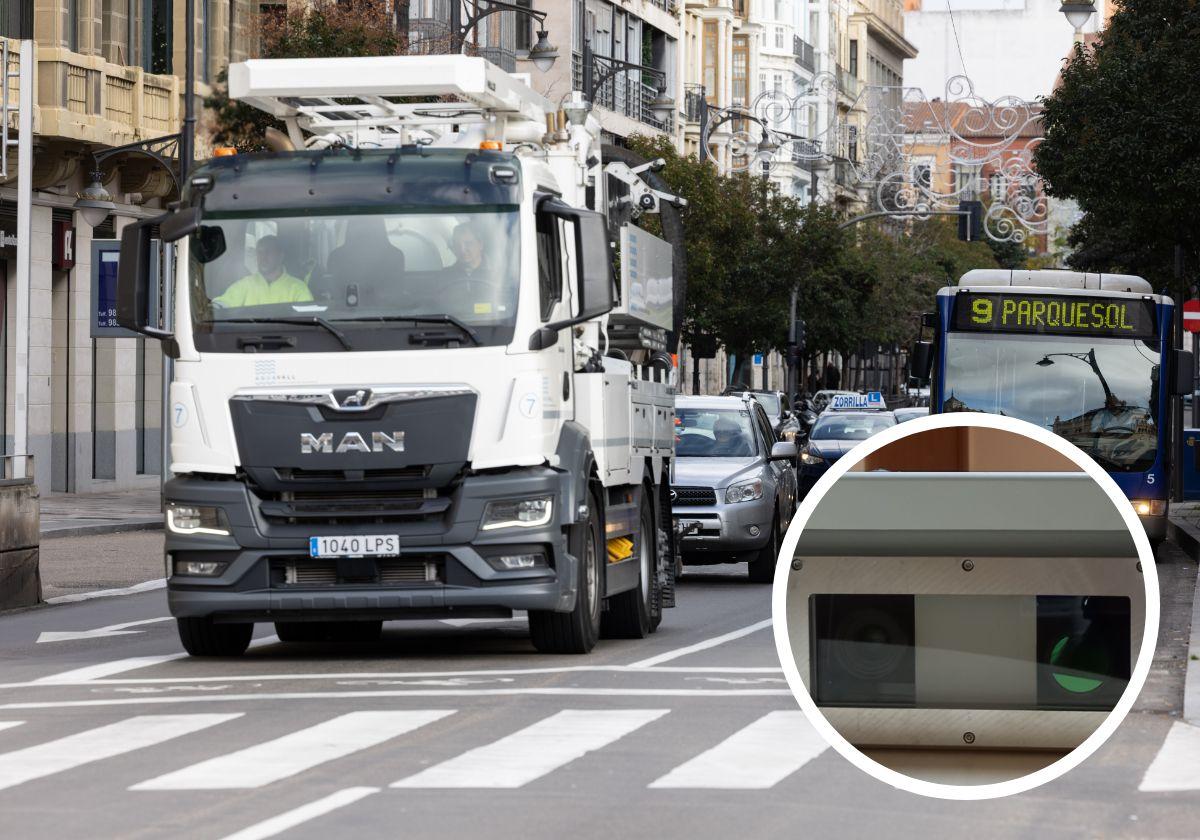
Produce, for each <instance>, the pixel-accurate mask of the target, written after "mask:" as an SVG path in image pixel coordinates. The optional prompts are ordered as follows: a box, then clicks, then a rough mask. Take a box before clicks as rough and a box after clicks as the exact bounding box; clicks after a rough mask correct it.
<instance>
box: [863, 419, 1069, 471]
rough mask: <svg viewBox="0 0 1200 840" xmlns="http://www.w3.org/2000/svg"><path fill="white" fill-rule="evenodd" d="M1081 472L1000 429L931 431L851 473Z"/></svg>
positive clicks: (1048, 450)
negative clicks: (878, 471) (880, 471)
mask: <svg viewBox="0 0 1200 840" xmlns="http://www.w3.org/2000/svg"><path fill="white" fill-rule="evenodd" d="M872 470H888V471H890V472H1081V470H1080V468H1079V467H1078V466H1076V465H1075V463H1074V462H1072V461H1071V460H1070V459H1069V458H1066V457H1065V456H1063V455H1060V454H1059V453H1058V452H1056V451H1054V450H1053V449H1051V448H1050V447H1048V446H1046V445H1045V444H1042V443H1039V442H1037V441H1035V440H1030V439H1029V438H1027V437H1023V436H1021V435H1017V434H1013V433H1012V432H1006V431H1003V430H1001V429H980V428H974V427H972V428H963V427H959V428H953V429H930V430H929V431H926V432H919V433H917V434H915V435H909V436H908V437H906V438H902V439H901V440H897V441H894V442H893V443H890V444H888V445H887V446H885V447H883V448H882V449H877V450H876V451H874V452H872V453H871V454H870V455H868V456H867V457H866V458H864V459H863V460H861V461H859V462H858V463H857V464H855V465H854V466H853V467H852V468H851V471H852V472H870V471H872Z"/></svg>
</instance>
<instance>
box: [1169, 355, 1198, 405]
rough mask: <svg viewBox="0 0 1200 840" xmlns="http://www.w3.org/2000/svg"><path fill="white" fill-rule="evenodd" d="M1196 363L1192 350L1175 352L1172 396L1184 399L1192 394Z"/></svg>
mask: <svg viewBox="0 0 1200 840" xmlns="http://www.w3.org/2000/svg"><path fill="white" fill-rule="evenodd" d="M1195 364H1196V361H1195V359H1194V358H1192V351H1191V350H1176V351H1175V381H1174V382H1173V383H1172V385H1173V386H1174V387H1172V389H1171V394H1172V396H1176V397H1182V396H1186V395H1187V394H1190V393H1192V388H1193V385H1192V371H1193V370H1194V367H1193V366H1194V365H1195Z"/></svg>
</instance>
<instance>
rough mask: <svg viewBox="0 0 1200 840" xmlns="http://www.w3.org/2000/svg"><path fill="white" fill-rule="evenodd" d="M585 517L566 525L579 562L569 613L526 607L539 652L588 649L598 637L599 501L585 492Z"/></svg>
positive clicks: (569, 544) (568, 536) (593, 495)
mask: <svg viewBox="0 0 1200 840" xmlns="http://www.w3.org/2000/svg"><path fill="white" fill-rule="evenodd" d="M587 505H588V512H587V519H586V520H584V521H583V522H581V523H579V524H576V525H571V526H569V527H568V528H567V551H568V552H570V554H571V556H573V557H575V558H576V560H577V561H578V562H579V589H578V591H577V592H576V593H575V607H574V608H573V609H572V610H571V611H570V612H568V613H560V612H554V611H552V610H530V611H529V635H530V637H531V638H532V639H533V646H534V647H535V648H537V649H538V650H539V651H541V652H542V653H587V652H589V651H590V650H591V649H592V648H593V647H595V646H596V640H597V639H598V638H599V637H600V574H601V568H600V557H601V556H602V553H603V547H602V546H603V540H602V534H601V530H600V515H599V514H600V505H599V503H598V502H597V501H596V496H595V493H591V492H589V493H588V497H587Z"/></svg>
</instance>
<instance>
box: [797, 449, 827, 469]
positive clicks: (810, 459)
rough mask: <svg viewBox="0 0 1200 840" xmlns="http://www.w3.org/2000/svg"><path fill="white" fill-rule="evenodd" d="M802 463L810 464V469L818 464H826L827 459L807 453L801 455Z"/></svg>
mask: <svg viewBox="0 0 1200 840" xmlns="http://www.w3.org/2000/svg"><path fill="white" fill-rule="evenodd" d="M800 463H801V464H808V465H809V466H810V467H815V466H816V465H817V464H823V463H825V459H824V458H821V457H819V456H817V455H814V454H812V453H811V452H808V451H805V452H801V453H800Z"/></svg>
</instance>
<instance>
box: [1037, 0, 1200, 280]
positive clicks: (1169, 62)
mask: <svg viewBox="0 0 1200 840" xmlns="http://www.w3.org/2000/svg"><path fill="white" fill-rule="evenodd" d="M1198 73H1200V3H1197V2H1196V0H1121V2H1119V4H1118V6H1117V10H1116V12H1115V14H1114V15H1113V16H1112V18H1111V20H1110V22H1109V25H1108V28H1107V29H1106V30H1105V31H1104V35H1103V40H1102V42H1101V43H1099V44H1098V45H1097V46H1095V47H1094V48H1090V49H1084V48H1082V47H1076V49H1075V53H1074V55H1073V56H1072V58H1071V59H1070V61H1069V62H1068V64H1067V65H1066V68H1065V69H1064V71H1063V80H1062V85H1061V86H1060V87H1059V88H1058V89H1057V90H1056V91H1055V92H1054V94H1053V95H1052V96H1050V97H1049V98H1048V99H1046V101H1045V114H1044V118H1043V122H1044V126H1045V132H1046V139H1045V140H1044V141H1043V142H1042V144H1041V146H1040V147H1039V149H1038V153H1037V167H1038V171H1039V172H1040V173H1041V174H1042V176H1043V177H1044V178H1045V179H1046V180H1047V182H1048V183H1049V192H1050V194H1051V195H1055V196H1063V197H1070V198H1074V199H1075V200H1076V201H1078V202H1079V205H1080V207H1081V209H1082V210H1083V211H1084V213H1085V217H1084V219H1083V221H1082V222H1081V223H1080V224H1079V225H1077V226H1076V228H1075V230H1074V231H1073V232H1072V235H1071V237H1070V240H1069V242H1070V244H1071V246H1072V247H1074V248H1075V249H1077V250H1076V252H1075V253H1074V255H1073V256H1072V257H1071V260H1070V262H1071V265H1072V266H1073V267H1075V268H1079V269H1085V270H1104V271H1128V272H1132V273H1136V274H1141V275H1143V276H1145V277H1147V278H1148V279H1150V280H1151V282H1153V283H1154V284H1155V285H1156V286H1168V285H1170V284H1171V282H1172V277H1173V268H1174V262H1175V258H1174V255H1175V246H1176V245H1179V246H1181V247H1182V249H1183V252H1184V257H1185V261H1184V264H1185V272H1186V276H1185V278H1184V280H1185V283H1184V285H1187V284H1190V283H1191V282H1195V279H1196V273H1197V268H1198V267H1200V259H1197V257H1198V256H1200V223H1198V222H1200V155H1197V154H1196V149H1197V148H1198V147H1200V99H1198V98H1197V97H1196V95H1195V80H1196V77H1197V74H1198ZM1175 290H1176V291H1177V292H1178V291H1182V290H1181V289H1179V288H1178V287H1175Z"/></svg>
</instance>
